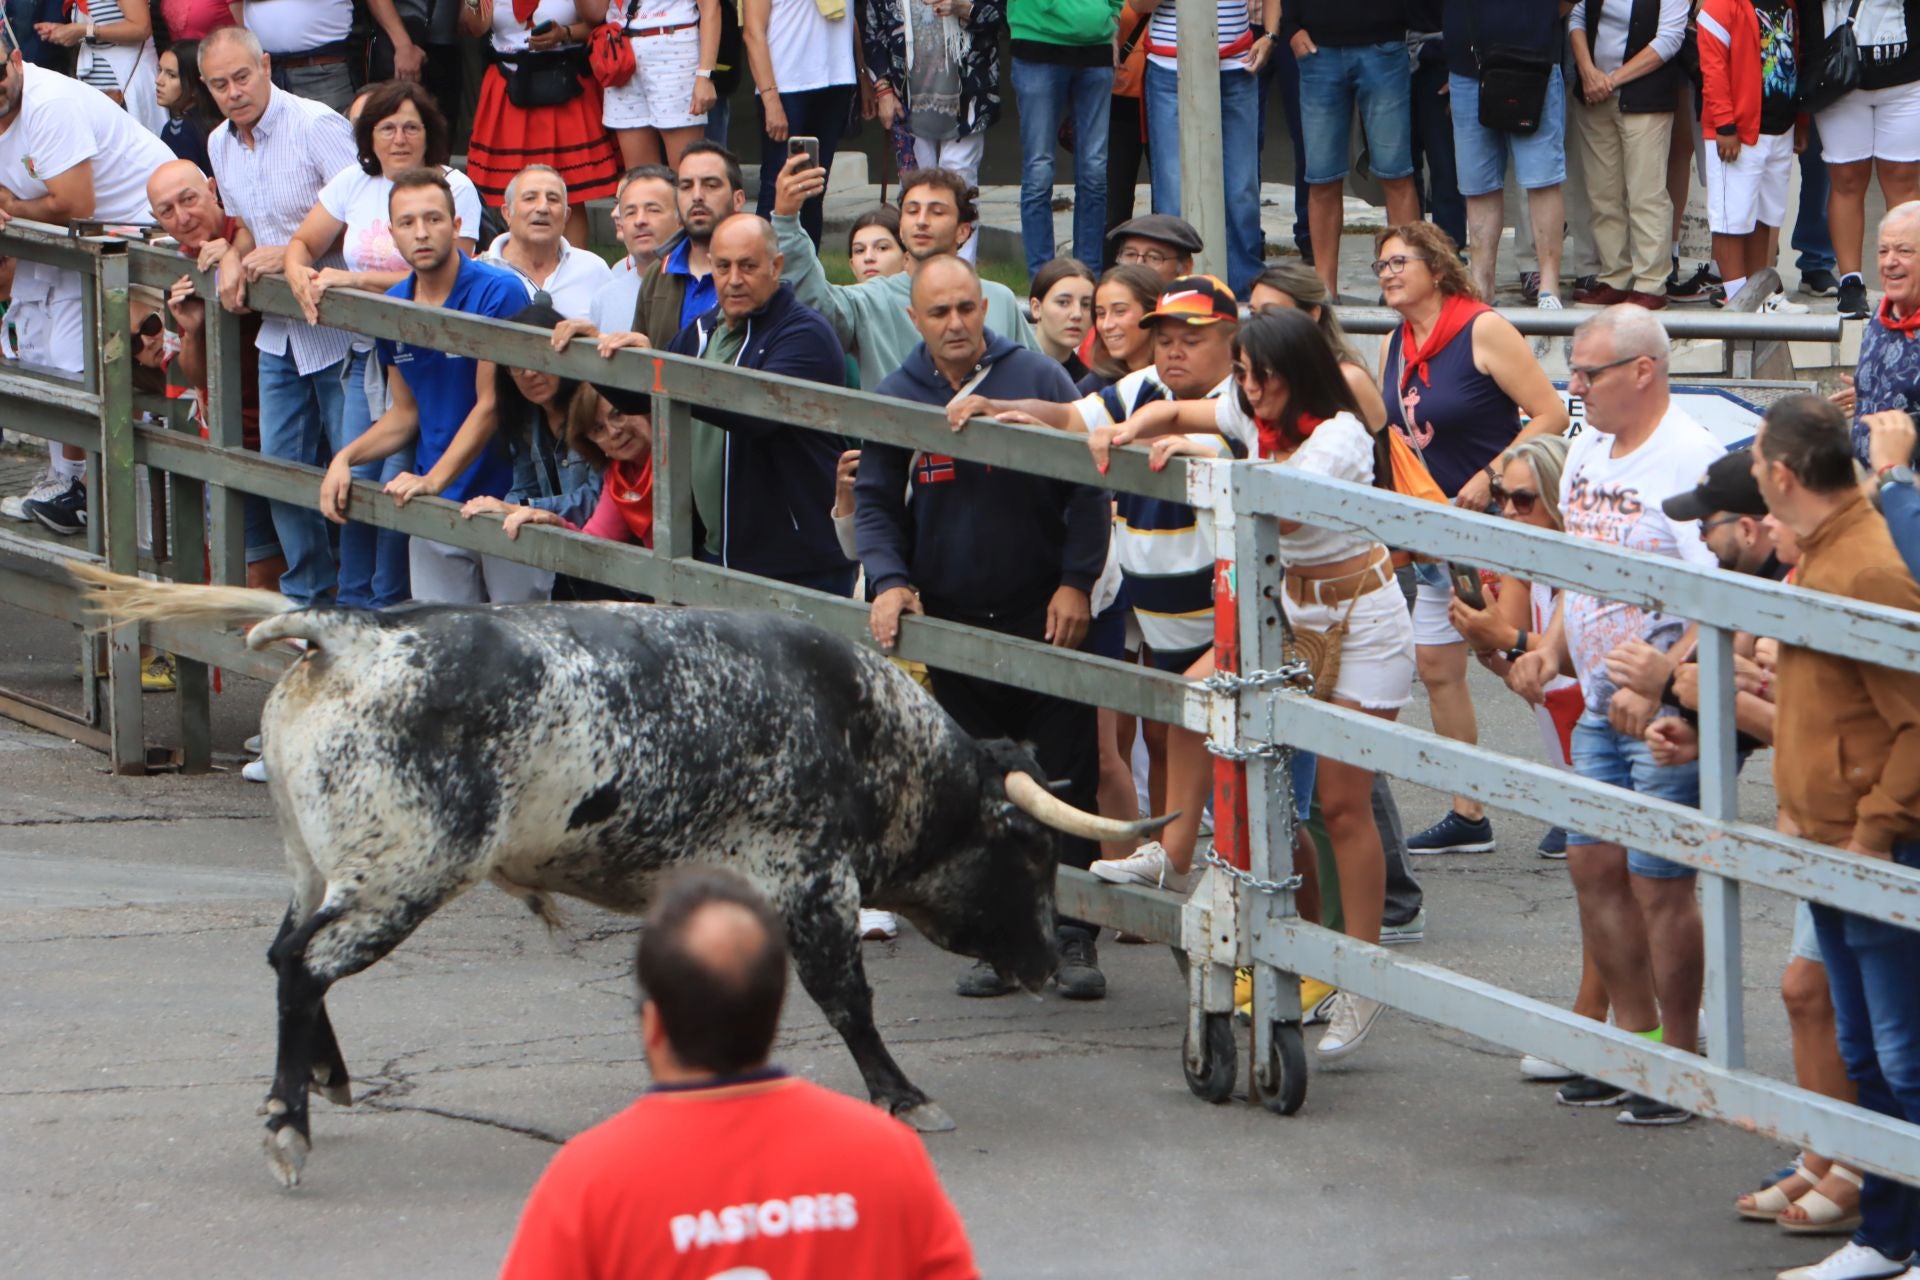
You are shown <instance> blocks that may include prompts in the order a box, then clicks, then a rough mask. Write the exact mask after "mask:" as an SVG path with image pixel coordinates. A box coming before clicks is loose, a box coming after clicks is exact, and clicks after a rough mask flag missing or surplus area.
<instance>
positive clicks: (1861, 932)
mask: <svg viewBox="0 0 1920 1280" xmlns="http://www.w3.org/2000/svg"><path fill="white" fill-rule="evenodd" d="M1893 860H1894V861H1895V862H1897V863H1899V864H1900V865H1901V866H1903V867H1920V841H1908V842H1907V843H1905V844H1898V845H1895V846H1894V849H1893ZM1813 927H1814V932H1815V933H1816V934H1817V935H1818V936H1819V938H1820V954H1821V956H1822V957H1823V958H1824V959H1825V961H1826V966H1827V987H1828V989H1829V990H1830V991H1831V992H1832V994H1833V1012H1834V1020H1835V1023H1836V1024H1837V1026H1838V1028H1839V1033H1840V1057H1841V1059H1842V1060H1843V1061H1844V1062H1845V1063H1846V1064H1847V1079H1849V1080H1851V1081H1853V1083H1854V1085H1855V1086H1856V1087H1857V1088H1858V1089H1859V1091H1860V1105H1861V1106H1863V1107H1865V1108H1866V1109H1867V1110H1869V1111H1873V1112H1877V1113H1878V1114H1880V1115H1883V1116H1894V1117H1897V1118H1899V1119H1902V1120H1906V1121H1909V1122H1915V1123H1920V983H1916V982H1915V981H1914V975H1915V974H1916V973H1920V933H1915V932H1914V931H1913V930H1911V929H1902V928H1901V927H1900V926H1898V925H1893V924H1887V923H1884V922H1883V921H1879V920H1869V919H1868V918H1866V917H1865V916H1856V915H1851V914H1849V913H1847V912H1845V911H1839V910H1836V909H1834V908H1833V907H1828V906H1822V905H1821V904H1820V903H1817V902H1816V903H1814V904H1813ZM1853 1239H1854V1243H1856V1244H1864V1245H1868V1246H1871V1247H1872V1248H1875V1249H1878V1250H1879V1251H1880V1252H1881V1253H1884V1254H1886V1255H1887V1256H1888V1257H1890V1258H1903V1257H1906V1256H1907V1255H1908V1254H1910V1253H1912V1252H1913V1251H1914V1250H1915V1249H1917V1248H1920V1190H1916V1189H1914V1188H1913V1187H1909V1186H1907V1185H1906V1184H1905V1183H1902V1182H1895V1181H1893V1180H1892V1179H1890V1178H1883V1177H1880V1176H1879V1175H1878V1174H1872V1173H1869V1174H1867V1175H1866V1183H1865V1185H1864V1186H1862V1187H1861V1188H1860V1229H1859V1230H1858V1231H1856V1232H1854V1233H1853Z"/></svg>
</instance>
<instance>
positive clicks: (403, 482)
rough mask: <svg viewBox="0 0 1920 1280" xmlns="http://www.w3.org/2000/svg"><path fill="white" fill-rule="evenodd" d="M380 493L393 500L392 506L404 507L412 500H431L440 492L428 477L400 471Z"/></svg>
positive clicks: (438, 487)
mask: <svg viewBox="0 0 1920 1280" xmlns="http://www.w3.org/2000/svg"><path fill="white" fill-rule="evenodd" d="M380 492H382V493H384V494H388V495H390V496H391V497H392V498H393V505H394V506H396V507H404V506H406V505H407V503H408V502H410V501H412V500H413V499H414V498H431V497H433V496H434V495H436V494H438V493H439V492H440V486H439V485H438V484H436V483H435V482H434V480H433V479H432V477H430V476H417V475H415V474H414V473H413V472H411V471H402V472H401V473H400V474H399V475H397V476H395V477H394V478H393V479H391V480H389V481H387V483H386V484H385V485H384V486H382V487H381V490H380Z"/></svg>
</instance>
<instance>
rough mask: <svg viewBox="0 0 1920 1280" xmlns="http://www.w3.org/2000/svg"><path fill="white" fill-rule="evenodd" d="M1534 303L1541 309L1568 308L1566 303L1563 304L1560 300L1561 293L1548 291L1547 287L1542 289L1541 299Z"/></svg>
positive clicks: (1562, 309) (1560, 309)
mask: <svg viewBox="0 0 1920 1280" xmlns="http://www.w3.org/2000/svg"><path fill="white" fill-rule="evenodd" d="M1533 305H1534V306H1535V308H1537V309H1538V310H1541V311H1565V310H1566V307H1565V305H1564V304H1562V303H1561V301H1560V295H1559V294H1557V293H1548V292H1547V291H1546V290H1545V289H1542V290H1541V291H1540V301H1538V302H1536V303H1534V304H1533Z"/></svg>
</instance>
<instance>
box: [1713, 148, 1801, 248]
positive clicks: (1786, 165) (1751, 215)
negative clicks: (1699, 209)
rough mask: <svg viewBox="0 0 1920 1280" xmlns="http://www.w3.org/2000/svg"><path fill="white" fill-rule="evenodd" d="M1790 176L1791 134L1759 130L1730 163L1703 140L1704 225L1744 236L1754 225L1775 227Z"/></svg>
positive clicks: (1716, 231) (1784, 210) (1780, 220)
mask: <svg viewBox="0 0 1920 1280" xmlns="http://www.w3.org/2000/svg"><path fill="white" fill-rule="evenodd" d="M1792 178H1793V134H1791V133H1777V134H1767V133H1763V134H1761V135H1760V137H1759V139H1758V140H1757V141H1755V142H1754V143H1753V145H1752V146H1745V147H1741V148H1740V154H1739V155H1737V156H1735V157H1734V158H1733V160H1732V162H1731V163H1729V162H1727V161H1725V160H1722V159H1721V158H1720V148H1719V147H1718V146H1716V145H1714V144H1713V143H1708V144H1707V181H1706V189H1707V226H1708V227H1710V228H1711V229H1712V231H1713V234H1715V235H1717V236H1744V235H1748V234H1750V233H1751V232H1752V231H1753V229H1754V228H1755V227H1778V226H1781V225H1782V224H1783V223H1784V222H1785V220H1786V216H1787V184H1788V182H1789V181H1791V180H1792Z"/></svg>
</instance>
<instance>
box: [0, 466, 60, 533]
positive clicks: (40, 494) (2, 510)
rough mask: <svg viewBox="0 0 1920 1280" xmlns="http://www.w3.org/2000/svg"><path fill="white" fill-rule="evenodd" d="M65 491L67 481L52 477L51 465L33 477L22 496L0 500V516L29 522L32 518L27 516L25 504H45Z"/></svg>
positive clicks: (17, 495) (15, 495)
mask: <svg viewBox="0 0 1920 1280" xmlns="http://www.w3.org/2000/svg"><path fill="white" fill-rule="evenodd" d="M66 491H67V481H66V480H65V479H63V478H62V477H60V476H56V475H54V474H53V467H52V466H51V465H49V466H46V467H43V468H42V469H41V471H40V474H39V475H37V476H35V477H34V480H33V487H32V488H31V489H29V490H27V491H26V492H25V493H22V494H14V495H11V496H8V497H5V498H0V516H5V517H6V518H7V519H9V520H19V521H22V522H25V521H30V520H32V519H33V517H32V516H30V515H28V514H27V505H26V504H27V503H29V502H46V501H49V500H51V499H53V498H57V497H59V496H60V495H61V494H63V493H65V492H66Z"/></svg>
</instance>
